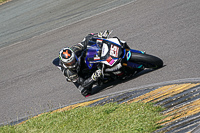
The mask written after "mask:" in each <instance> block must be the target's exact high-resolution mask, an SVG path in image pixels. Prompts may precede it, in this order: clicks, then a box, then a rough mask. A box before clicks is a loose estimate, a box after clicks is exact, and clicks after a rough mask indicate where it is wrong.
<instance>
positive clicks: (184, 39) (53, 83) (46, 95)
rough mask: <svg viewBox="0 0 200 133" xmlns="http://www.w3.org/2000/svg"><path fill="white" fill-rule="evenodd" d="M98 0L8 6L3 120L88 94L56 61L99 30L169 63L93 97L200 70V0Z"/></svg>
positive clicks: (3, 12)
mask: <svg viewBox="0 0 200 133" xmlns="http://www.w3.org/2000/svg"><path fill="white" fill-rule="evenodd" d="M90 1H92V0H87V1H84V2H83V1H81V0H80V1H79V0H76V1H73V2H70V1H64V0H60V1H57V2H55V1H45V0H40V1H39V0H36V1H34V2H33V1H29V0H27V1H24V0H16V1H12V2H9V3H6V4H5V5H2V6H0V23H1V26H0V31H1V32H0V45H1V49H0V62H1V63H0V92H1V93H0V101H1V102H0V107H1V108H0V123H4V122H8V121H10V120H16V119H17V118H20V117H24V116H29V115H30V114H37V113H40V112H42V111H46V110H49V109H51V108H56V107H59V106H62V105H67V104H71V103H75V102H78V101H82V100H85V99H86V98H84V97H83V96H81V94H80V92H79V91H78V90H77V89H76V88H75V86H74V85H73V84H72V83H67V82H66V81H65V78H64V76H63V75H62V73H61V72H60V71H59V70H58V69H57V68H56V67H55V66H54V65H53V64H52V61H53V60H54V59H55V58H56V57H57V56H58V53H59V50H60V49H61V48H63V47H65V46H70V45H72V44H75V43H78V42H79V41H80V40H82V38H83V37H84V36H85V35H87V34H88V33H91V32H98V31H103V30H106V29H110V30H114V31H113V33H112V35H113V36H118V37H119V38H121V39H123V40H126V41H127V43H128V45H129V46H130V47H131V48H134V49H139V50H143V51H146V52H147V53H148V54H152V55H156V56H158V57H160V58H161V59H163V61H164V64H165V67H163V68H161V69H158V70H156V71H145V72H142V73H140V74H138V75H137V76H136V77H134V78H132V79H130V80H127V81H122V82H120V83H118V84H114V85H113V86H110V87H107V88H104V89H101V90H98V91H99V92H98V93H96V94H94V95H92V96H90V97H89V98H95V97H99V96H101V95H106V94H110V93H114V92H118V91H123V90H127V89H130V88H135V87H139V86H143V85H148V84H153V83H159V82H164V81H170V80H178V79H186V78H198V77H200V73H199V71H200V67H199V65H200V60H199V59H200V53H199V50H200V1H199V0H167V1H166V0H151V1H145V0H137V1H132V2H129V1H126V2H125V1H120V0H110V1H109V4H108V5H107V4H106V2H108V1H106V2H103V3H102V2H100V1H97V2H92V3H90ZM36 2H37V3H38V4H36ZM125 3H128V4H125ZM111 8H112V9H111Z"/></svg>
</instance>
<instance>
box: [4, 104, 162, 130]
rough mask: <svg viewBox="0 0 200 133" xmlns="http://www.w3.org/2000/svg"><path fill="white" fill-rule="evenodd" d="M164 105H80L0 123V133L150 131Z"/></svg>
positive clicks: (155, 125) (159, 117)
mask: <svg viewBox="0 0 200 133" xmlns="http://www.w3.org/2000/svg"><path fill="white" fill-rule="evenodd" d="M161 111H163V108H161V107H159V106H153V104H151V103H131V104H116V103H110V104H105V105H104V106H95V107H79V108H76V109H72V110H69V111H63V112H55V113H51V112H49V113H44V114H42V115H40V116H39V117H36V118H31V119H29V120H28V121H27V122H25V123H23V124H20V125H15V126H2V127H0V132H1V133H9V132H11V133H15V132H17V133H18V132H28V133H31V132H38V133H40V132H47V133H49V132H53V133H57V132H58V133H60V132H68V133H70V132H71V133H72V132H73V133H74V132H77V133H79V132H81V133H84V132H87V133H88V132H92V133H95V132H96V133H111V132H113V133H117V132H134V133H136V132H147V133H150V132H153V131H155V130H156V129H158V128H160V125H158V124H157V123H156V122H157V121H159V120H161V119H162V118H164V116H162V115H161V114H160V112H161Z"/></svg>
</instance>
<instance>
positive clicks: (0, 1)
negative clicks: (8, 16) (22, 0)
mask: <svg viewBox="0 0 200 133" xmlns="http://www.w3.org/2000/svg"><path fill="white" fill-rule="evenodd" d="M5 1H8V0H0V3H3V2H5Z"/></svg>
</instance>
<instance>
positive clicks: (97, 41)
mask: <svg viewBox="0 0 200 133" xmlns="http://www.w3.org/2000/svg"><path fill="white" fill-rule="evenodd" d="M85 62H86V64H87V67H88V68H89V69H102V76H101V77H100V78H99V80H98V85H102V84H104V83H106V82H107V81H108V80H115V79H119V78H121V79H126V78H127V77H130V76H132V75H134V74H136V73H138V72H140V71H142V70H144V69H146V68H151V69H158V68H161V67H162V66H163V61H162V60H161V59H160V58H158V57H156V56H153V55H149V54H146V53H145V52H144V51H140V50H135V49H131V48H130V47H129V46H128V45H127V44H126V43H125V42H124V41H121V40H120V39H119V38H117V37H112V38H98V37H96V38H93V39H92V40H90V41H89V43H88V46H87V52H86V57H85Z"/></svg>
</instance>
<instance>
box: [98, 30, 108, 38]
mask: <svg viewBox="0 0 200 133" xmlns="http://www.w3.org/2000/svg"><path fill="white" fill-rule="evenodd" d="M108 36H109V31H108V30H105V31H104V32H99V33H98V37H100V38H108Z"/></svg>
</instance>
